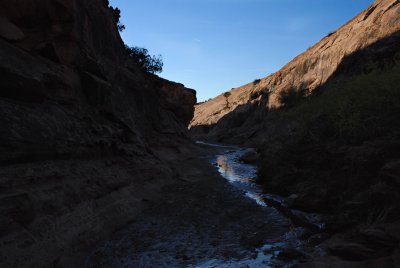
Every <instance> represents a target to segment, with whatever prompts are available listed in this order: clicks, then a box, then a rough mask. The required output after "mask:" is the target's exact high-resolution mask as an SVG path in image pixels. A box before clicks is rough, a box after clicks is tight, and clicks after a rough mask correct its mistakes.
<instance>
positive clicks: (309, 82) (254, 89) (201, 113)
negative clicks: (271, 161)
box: [190, 0, 400, 142]
mask: <svg viewBox="0 0 400 268" xmlns="http://www.w3.org/2000/svg"><path fill="white" fill-rule="evenodd" d="M399 30H400V3H399V1H397V0H378V1H375V2H374V3H373V4H372V5H371V6H370V7H368V8H367V9H366V10H365V11H363V12H362V13H360V14H359V15H358V16H356V17H355V18H353V19H352V20H350V21H349V22H348V23H346V24H345V25H343V26H342V27H340V28H339V29H337V30H336V31H334V32H331V33H329V34H328V35H327V36H326V37H324V38H322V39H321V41H319V42H318V43H317V44H316V45H314V46H312V47H310V48H309V49H308V50H307V51H305V52H304V53H302V54H300V55H299V56H297V57H296V58H294V59H293V60H292V61H291V62H289V63H288V64H287V65H285V66H284V67H283V68H282V69H281V70H279V71H277V72H276V73H274V74H272V75H270V76H268V77H265V78H263V79H261V80H255V81H253V82H251V83H249V84H246V85H244V86H242V87H239V88H235V89H232V90H231V91H229V92H225V93H224V94H221V95H219V96H217V97H215V98H214V99H212V100H209V101H207V102H204V103H200V104H198V105H196V109H195V115H194V118H193V120H192V122H191V123H190V128H191V129H192V132H193V133H194V134H195V135H200V136H201V135H203V136H204V134H206V133H209V132H210V131H211V130H213V131H211V132H210V136H214V137H217V138H228V137H232V135H234V136H237V139H235V141H237V142H245V141H246V139H247V138H248V137H250V136H251V135H252V134H254V131H255V130H254V126H255V125H257V124H260V122H262V120H263V118H264V117H265V111H266V110H267V109H275V108H279V107H281V106H282V105H284V103H283V101H282V97H281V96H282V94H284V93H285V92H288V94H294V95H295V94H298V95H305V96H307V95H310V94H312V93H313V92H315V91H316V90H317V89H321V87H323V86H324V85H325V84H326V82H328V81H331V80H332V79H334V78H335V77H337V76H339V75H344V74H345V75H351V74H354V73H356V72H369V71H371V70H372V69H374V68H376V66H375V65H370V66H368V65H367V64H365V63H366V62H368V61H372V62H379V63H377V64H376V65H378V67H379V66H383V65H387V64H389V65H390V64H393V62H395V61H399V59H398V58H395V57H394V54H395V53H396V52H398V47H399V46H398V40H399V37H398V35H399V34H398V32H399ZM379 42H381V43H380V44H378V43H379ZM377 45H378V46H377ZM357 53H358V54H357ZM356 54H357V55H356ZM353 56H354V57H353ZM357 58H358V59H359V60H357ZM339 66H340V71H339V72H338V68H339ZM292 92H294V93H292ZM221 119H223V120H221ZM214 126H215V127H214ZM242 126H243V127H242ZM241 127H242V128H241ZM235 128H237V129H238V130H236V131H235V130H233V129H235ZM223 132H224V133H225V134H224V133H223Z"/></svg>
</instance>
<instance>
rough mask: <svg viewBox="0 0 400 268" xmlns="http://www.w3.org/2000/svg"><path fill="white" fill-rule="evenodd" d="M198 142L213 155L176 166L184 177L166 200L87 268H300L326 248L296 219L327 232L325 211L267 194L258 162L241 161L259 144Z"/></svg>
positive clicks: (98, 251) (165, 191)
mask: <svg viewBox="0 0 400 268" xmlns="http://www.w3.org/2000/svg"><path fill="white" fill-rule="evenodd" d="M197 144H198V145H199V146H201V147H203V148H211V149H212V150H207V151H209V152H213V154H212V155H211V156H210V155H209V154H208V155H204V156H201V157H199V156H196V157H189V158H187V159H186V160H183V161H181V162H179V163H176V167H177V168H178V170H179V173H178V174H179V175H178V177H177V178H178V180H177V181H176V182H174V183H172V184H167V185H166V186H165V187H163V188H162V192H161V193H162V195H161V196H162V198H161V199H159V200H158V201H156V200H155V201H154V202H153V201H147V203H148V206H149V207H148V208H147V209H146V210H144V211H143V213H141V214H139V215H138V217H137V219H136V220H135V221H134V222H132V223H131V224H130V225H129V226H127V227H126V228H123V229H122V230H121V231H119V232H117V233H116V234H114V235H113V236H112V237H111V238H109V239H107V240H106V241H102V242H100V243H99V244H98V245H97V246H96V247H95V248H94V249H93V250H92V251H91V253H90V254H89V255H88V257H87V259H86V265H85V266H86V267H139V268H141V267H143V268H147V267H190V268H195V267H196V268H213V267H218V268H258V267H294V266H295V265H296V264H297V263H298V262H299V260H304V259H306V258H307V254H308V253H310V252H311V251H312V253H315V252H319V248H318V247H314V246H313V245H312V241H311V240H315V239H317V240H318V239H319V237H318V232H310V230H309V228H307V226H302V225H304V224H300V225H299V224H296V222H300V223H302V222H303V219H306V220H305V222H306V223H309V222H311V223H312V224H311V227H314V226H317V227H315V228H316V229H319V228H320V226H321V225H320V223H319V221H318V220H319V218H318V215H311V214H305V213H301V212H296V211H291V210H289V209H287V208H285V207H284V206H283V205H282V204H283V199H282V198H280V197H279V196H273V195H269V194H265V193H263V191H262V188H261V186H260V185H258V184H257V183H256V179H257V167H256V166H255V165H251V164H245V163H242V162H241V161H240V159H241V157H242V156H243V155H245V154H247V153H249V152H253V151H254V149H251V148H240V147H236V146H227V145H219V144H211V143H204V142H197ZM204 160H206V161H208V162H209V163H210V164H209V165H207V163H204ZM213 167H214V168H216V170H217V171H218V172H219V174H220V175H221V176H222V177H223V178H225V180H226V181H227V182H228V183H227V182H225V181H224V180H221V179H220V177H219V176H218V175H217V174H215V171H213V170H212V168H213ZM207 169H209V170H207ZM293 219H295V220H293ZM310 241H311V242H310ZM316 244H318V243H315V245H316ZM305 252H307V253H305Z"/></svg>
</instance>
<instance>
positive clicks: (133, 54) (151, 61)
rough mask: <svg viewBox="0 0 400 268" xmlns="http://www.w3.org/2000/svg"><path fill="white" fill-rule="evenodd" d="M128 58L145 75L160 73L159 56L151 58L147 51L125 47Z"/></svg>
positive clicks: (161, 63) (160, 61)
mask: <svg viewBox="0 0 400 268" xmlns="http://www.w3.org/2000/svg"><path fill="white" fill-rule="evenodd" d="M125 48H126V52H127V54H128V57H129V58H130V59H131V60H133V61H134V62H135V63H136V64H137V65H138V66H139V67H140V68H141V69H142V70H143V71H145V72H147V73H152V74H155V73H161V72H162V68H163V65H164V64H163V61H162V57H161V55H158V56H155V55H153V56H151V55H149V51H148V50H147V49H145V48H141V47H129V46H125Z"/></svg>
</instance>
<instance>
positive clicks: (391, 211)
mask: <svg viewBox="0 0 400 268" xmlns="http://www.w3.org/2000/svg"><path fill="white" fill-rule="evenodd" d="M399 74H400V2H399V1H397V0H377V1H375V2H374V3H373V4H372V5H371V6H370V7H369V8H368V9H367V10H365V11H364V12H362V13H361V14H359V15H358V16H356V17H355V18H354V19H352V20H351V21H349V22H348V23H346V24H345V25H344V26H342V27H341V28H339V29H338V30H337V31H335V32H333V33H331V34H329V35H328V36H326V37H324V38H323V39H322V40H321V41H320V42H319V43H317V44H316V45H314V46H313V47H311V48H309V49H308V50H307V51H306V52H304V53H303V54H301V55H299V56H298V57H296V58H295V59H294V60H293V61H291V62H290V63H288V64H287V65H286V66H284V67H283V68H282V69H281V70H279V71H278V72H276V73H275V74H272V75H270V76H268V77H266V78H263V79H261V80H260V81H257V80H256V81H254V82H252V83H249V84H247V85H244V86H243V87H240V88H237V89H234V90H231V91H229V92H226V93H224V94H222V95H220V96H218V97H216V98H214V99H212V100H210V101H208V102H205V103H202V104H199V105H197V106H196V110H195V116H194V119H193V120H192V122H191V124H190V128H191V132H192V134H193V135H194V136H195V137H196V138H201V139H213V140H216V141H223V142H226V143H237V144H246V145H249V144H250V145H251V146H254V147H256V148H257V150H258V156H259V159H258V161H257V164H258V166H259V170H258V176H259V183H260V184H262V185H263V187H264V189H265V191H266V192H268V193H274V194H279V195H281V196H284V197H285V198H286V204H287V206H288V207H290V208H295V209H300V210H303V211H309V212H319V213H324V214H325V215H328V217H327V218H326V230H327V231H328V232H329V233H330V234H336V233H338V232H339V233H341V234H340V235H339V236H336V237H335V236H333V239H332V240H331V242H332V241H335V239H336V242H335V243H337V244H335V245H332V244H330V242H329V240H328V242H326V243H325V246H324V247H325V248H326V249H327V250H328V251H330V252H331V254H333V255H336V256H339V257H340V258H341V259H342V260H343V259H344V260H352V261H354V260H357V261H367V260H368V259H373V258H379V257H382V256H384V255H385V256H390V255H391V254H392V253H393V252H398V243H397V242H395V243H394V244H390V243H386V242H385V243H381V242H382V240H381V239H380V238H378V237H370V238H368V239H365V238H364V237H363V236H362V235H361V234H362V233H363V232H365V231H366V229H367V228H369V230H372V229H373V230H380V231H381V232H382V235H383V236H385V237H388V238H389V239H388V240H386V241H389V240H390V239H393V237H396V238H397V241H398V239H400V235H399V232H398V230H399V226H400V224H399V218H398V215H400V214H399V213H400V205H399V204H400V194H399V193H400V176H399V174H400V164H399V163H400V106H399V103H400V87H399V85H400V75H399ZM389 226H391V227H389ZM391 228H392V229H391ZM394 241H396V239H394ZM367 252H368V253H367ZM395 254H397V253H395ZM390 258H392V259H395V258H396V257H394V255H393V256H391V257H390ZM331 262H332V259H330V260H328V261H326V260H325V262H322V263H317V264H315V267H320V266H325V265H328V264H329V265H331ZM347 265H350V264H349V263H347ZM375 265H377V266H379V262H378V264H375ZM334 266H335V265H334ZM361 266H366V264H365V263H364V265H361ZM361 266H360V267H361ZM394 266H395V265H394ZM313 267H314V266H313ZM337 267H347V266H345V265H338V266H337Z"/></svg>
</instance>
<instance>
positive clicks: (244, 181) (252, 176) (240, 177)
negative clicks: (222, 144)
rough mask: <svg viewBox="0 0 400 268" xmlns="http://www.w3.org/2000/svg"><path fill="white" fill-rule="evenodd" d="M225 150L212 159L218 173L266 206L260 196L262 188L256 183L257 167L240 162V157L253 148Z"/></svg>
mask: <svg viewBox="0 0 400 268" xmlns="http://www.w3.org/2000/svg"><path fill="white" fill-rule="evenodd" d="M231 149H234V150H226V151H224V152H223V153H222V154H219V155H217V156H216V157H215V158H214V159H213V160H212V162H213V164H214V165H216V166H217V169H218V171H219V173H220V174H221V175H222V176H223V177H224V178H225V179H227V180H228V181H229V182H230V183H231V184H232V185H234V186H235V187H236V188H238V189H240V190H241V191H243V192H244V194H245V195H246V196H247V197H249V198H251V199H253V200H255V201H256V202H257V204H259V205H261V206H266V204H265V203H264V201H263V198H262V189H261V187H260V186H259V185H257V184H256V182H255V180H256V178H257V167H256V166H255V165H251V164H245V163H241V161H240V158H241V157H242V156H243V155H245V154H247V153H251V152H254V149H252V148H247V149H240V148H233V147H231Z"/></svg>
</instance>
